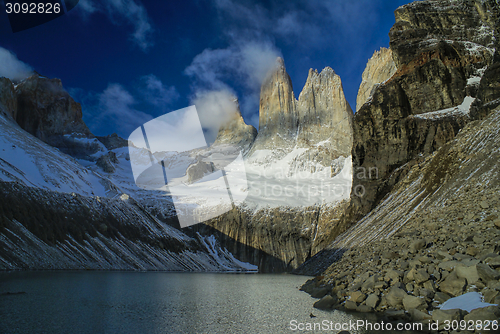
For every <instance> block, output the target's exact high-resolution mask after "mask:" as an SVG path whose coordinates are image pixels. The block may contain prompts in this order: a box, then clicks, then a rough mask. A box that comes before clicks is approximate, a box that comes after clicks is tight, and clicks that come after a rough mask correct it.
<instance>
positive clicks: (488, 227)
mask: <svg viewBox="0 0 500 334" xmlns="http://www.w3.org/2000/svg"><path fill="white" fill-rule="evenodd" d="M490 196H493V197H490ZM494 196H495V194H494V193H493V192H492V193H491V194H489V193H488V194H485V195H484V197H483V199H482V200H481V201H479V202H475V203H470V204H467V205H464V206H465V207H464V209H463V210H451V211H449V212H448V215H449V216H450V217H449V219H450V220H453V221H454V223H453V224H449V225H443V224H441V223H440V222H439V219H440V218H441V219H442V217H443V216H442V215H443V214H445V212H444V210H443V212H434V213H431V212H426V211H424V212H422V213H421V214H420V215H419V217H418V218H416V219H415V220H414V221H413V223H410V224H407V225H406V226H405V227H404V228H402V229H401V230H400V231H399V232H398V233H397V234H396V235H394V236H393V237H392V238H389V239H386V240H382V241H380V242H377V243H372V244H369V245H366V246H363V247H359V248H356V249H350V250H347V251H346V252H345V253H344V254H343V256H342V258H341V259H340V260H339V261H338V262H337V263H335V264H334V265H332V266H331V267H330V268H329V269H328V270H327V271H326V272H325V276H324V277H316V278H314V279H311V280H309V281H308V282H306V283H305V284H304V285H303V286H302V288H301V289H302V290H304V291H306V292H308V293H310V294H311V295H312V296H313V297H316V298H321V299H320V300H319V301H317V302H316V303H315V304H314V306H315V307H317V308H321V309H334V308H335V309H344V310H351V311H358V312H384V314H385V316H387V317H388V318H403V319H405V320H411V321H428V320H433V321H436V320H438V321H439V323H442V322H443V320H446V319H448V320H454V319H457V320H484V319H489V320H498V319H499V318H500V308H499V307H497V306H494V307H487V308H482V309H477V310H473V311H472V312H470V313H469V314H467V312H465V311H462V310H446V311H444V310H443V311H441V310H438V309H437V308H438V307H439V306H440V305H441V304H442V303H444V302H445V301H446V300H448V299H450V298H452V297H456V296H459V295H462V294H463V293H466V292H471V291H477V292H480V293H481V294H482V295H483V297H484V302H486V303H490V304H496V305H499V304H500V255H499V253H500V212H499V210H498V208H499V206H498V204H499V203H498V202H499V200H498V198H496V197H494ZM462 204H465V203H462ZM458 205H461V203H455V207H456V206H458ZM469 205H470V206H476V207H478V208H480V209H481V210H482V211H483V214H475V213H468V214H467V213H466V212H467V211H469V212H474V211H472V210H471V208H468V207H466V206H469ZM467 209H469V210H467ZM423 217H425V218H423Z"/></svg>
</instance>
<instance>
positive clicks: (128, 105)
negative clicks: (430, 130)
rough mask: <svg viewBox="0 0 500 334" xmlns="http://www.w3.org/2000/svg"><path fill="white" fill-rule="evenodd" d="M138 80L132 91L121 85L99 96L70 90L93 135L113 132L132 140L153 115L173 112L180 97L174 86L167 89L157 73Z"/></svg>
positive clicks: (112, 84) (79, 90)
mask: <svg viewBox="0 0 500 334" xmlns="http://www.w3.org/2000/svg"><path fill="white" fill-rule="evenodd" d="M138 81H139V82H140V86H138V87H137V86H136V87H135V89H134V90H131V91H129V90H127V88H125V87H124V86H123V85H121V84H118V83H110V84H108V86H107V87H106V89H105V90H104V91H102V92H99V93H96V92H85V91H83V90H82V89H78V88H72V89H69V90H68V91H69V92H70V94H71V96H73V98H74V99H75V100H76V101H78V102H80V103H81V104H82V108H83V116H84V120H85V122H86V123H87V125H88V126H89V127H90V129H91V130H92V132H94V133H96V134H99V135H105V134H109V133H111V132H112V131H113V132H117V133H119V134H120V135H121V136H123V137H128V135H129V134H130V133H131V132H132V131H133V130H135V129H136V128H137V127H139V126H141V125H142V124H144V123H146V122H148V121H149V120H151V119H152V118H153V116H152V114H154V115H157V114H158V113H167V112H169V111H171V109H169V108H170V106H171V105H172V103H173V102H174V101H175V100H176V99H177V98H178V97H179V93H178V92H177V89H176V88H175V87H174V86H169V87H168V86H166V85H165V84H163V82H162V81H161V80H160V79H158V78H157V77H156V76H155V75H153V74H149V75H146V76H143V77H141V78H140V79H139V80H138ZM151 107H153V108H151ZM141 108H144V109H143V110H141ZM146 111H147V112H146ZM150 113H151V114H150ZM111 129H112V130H111Z"/></svg>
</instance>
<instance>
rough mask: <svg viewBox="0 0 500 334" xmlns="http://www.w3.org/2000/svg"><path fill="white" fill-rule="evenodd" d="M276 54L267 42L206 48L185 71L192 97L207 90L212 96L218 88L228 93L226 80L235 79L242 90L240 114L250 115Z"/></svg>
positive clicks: (277, 54)
mask: <svg viewBox="0 0 500 334" xmlns="http://www.w3.org/2000/svg"><path fill="white" fill-rule="evenodd" d="M279 56H281V53H280V52H279V50H277V49H276V47H274V45H272V44H271V43H270V42H257V41H252V42H246V43H235V44H232V45H231V46H229V47H228V48H226V49H216V50H212V49H205V50H204V51H203V52H202V53H200V54H199V55H197V56H196V57H195V58H194V59H193V62H192V63H191V65H189V66H188V67H187V68H186V70H185V73H186V74H187V75H189V76H191V77H192V78H193V79H194V80H195V85H194V89H195V94H194V95H195V99H196V97H197V96H199V95H200V94H202V95H203V94H207V91H209V90H213V91H214V92H213V93H214V94H215V95H217V94H218V92H219V91H229V92H231V91H232V90H231V89H230V88H229V86H228V84H227V82H228V81H230V80H237V81H238V82H239V84H240V85H241V86H243V88H244V90H245V96H243V97H242V98H241V102H242V103H241V109H242V114H243V115H251V114H252V113H254V112H255V111H256V110H258V103H255V102H256V101H258V99H259V92H260V86H261V84H262V82H263V81H264V79H265V77H266V74H267V73H268V72H269V70H271V69H272V68H273V67H274V66H275V64H276V58H277V57H279ZM200 92H201V93H200ZM233 96H234V95H233ZM249 100H256V101H249ZM255 105H257V109H256V110H254V109H253V108H254V107H255ZM257 125H258V123H257Z"/></svg>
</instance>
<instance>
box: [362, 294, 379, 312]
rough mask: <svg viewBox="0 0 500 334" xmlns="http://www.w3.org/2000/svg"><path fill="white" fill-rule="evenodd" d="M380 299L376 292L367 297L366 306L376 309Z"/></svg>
mask: <svg viewBox="0 0 500 334" xmlns="http://www.w3.org/2000/svg"><path fill="white" fill-rule="evenodd" d="M379 301H380V298H379V297H378V295H377V294H375V293H372V294H370V295H369V296H368V297H367V298H366V301H365V304H366V306H369V307H371V308H373V309H374V308H376V307H377V305H378V303H379Z"/></svg>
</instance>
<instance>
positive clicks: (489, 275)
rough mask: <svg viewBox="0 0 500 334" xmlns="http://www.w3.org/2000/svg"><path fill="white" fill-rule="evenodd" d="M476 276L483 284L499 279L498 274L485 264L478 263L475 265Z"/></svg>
mask: <svg viewBox="0 0 500 334" xmlns="http://www.w3.org/2000/svg"><path fill="white" fill-rule="evenodd" d="M476 270H477V274H478V275H479V278H480V279H481V280H482V281H483V282H488V281H492V280H498V279H499V278H500V272H498V271H496V270H493V269H491V267H490V266H489V265H487V264H483V263H479V264H476Z"/></svg>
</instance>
